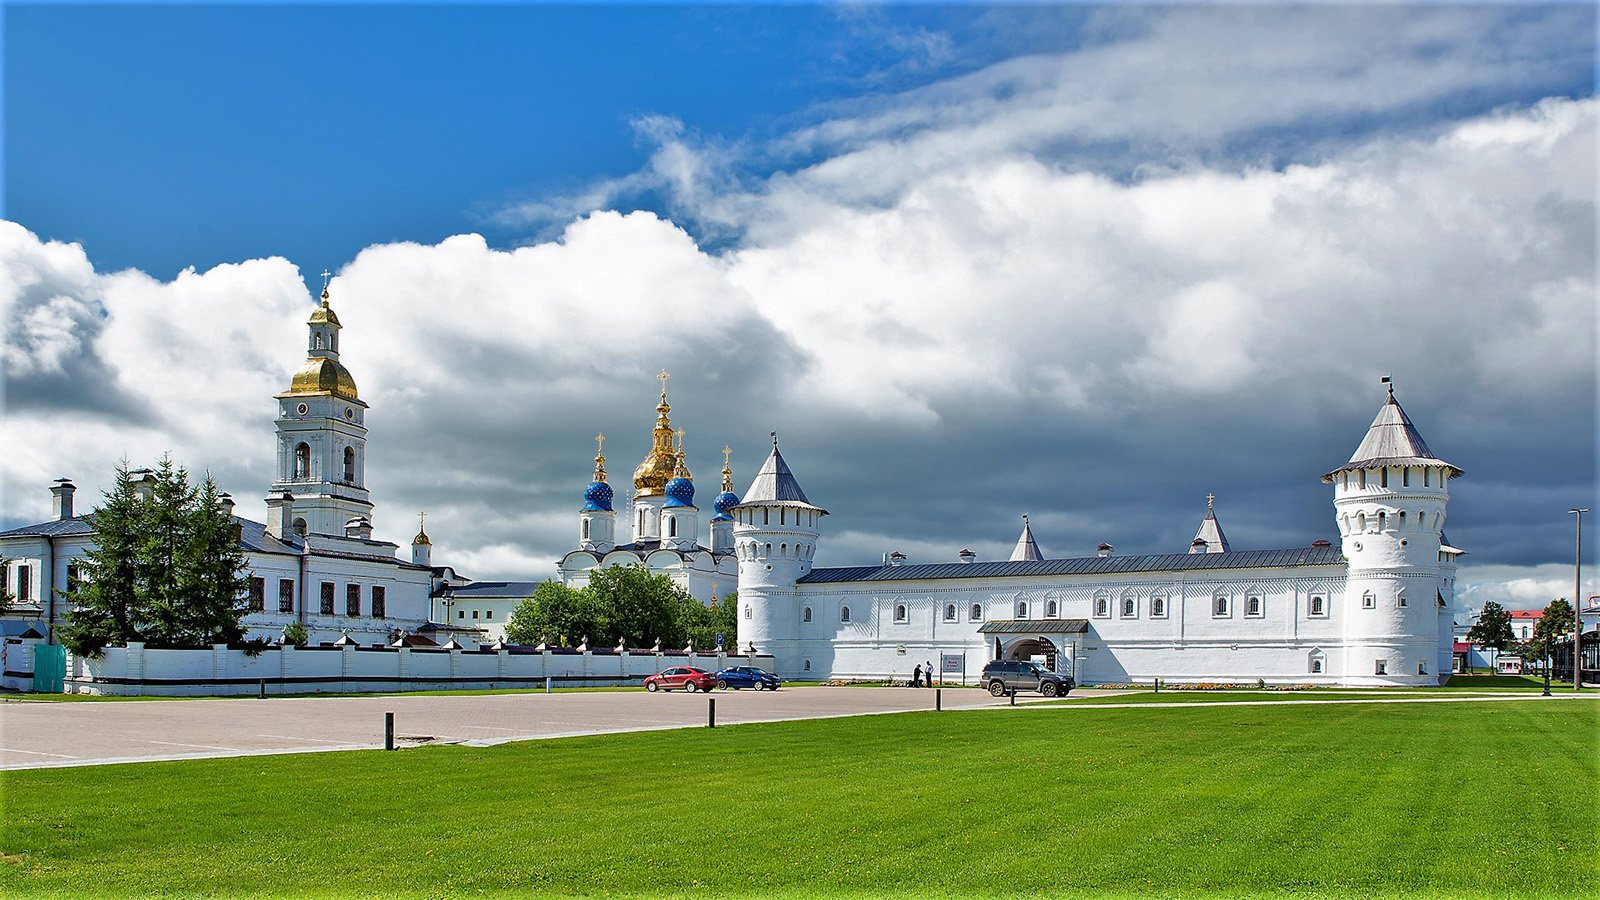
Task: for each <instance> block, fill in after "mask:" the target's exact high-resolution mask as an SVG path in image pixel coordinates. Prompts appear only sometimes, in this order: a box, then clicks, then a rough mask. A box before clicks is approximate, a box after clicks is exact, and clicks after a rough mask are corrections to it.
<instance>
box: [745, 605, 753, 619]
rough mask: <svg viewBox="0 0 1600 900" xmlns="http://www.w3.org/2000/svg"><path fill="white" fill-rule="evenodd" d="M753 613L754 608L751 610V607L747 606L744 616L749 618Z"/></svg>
mask: <svg viewBox="0 0 1600 900" xmlns="http://www.w3.org/2000/svg"><path fill="white" fill-rule="evenodd" d="M751 615H753V612H752V610H751V608H750V607H749V606H746V607H745V608H744V617H745V618H746V619H748V618H750V617H751Z"/></svg>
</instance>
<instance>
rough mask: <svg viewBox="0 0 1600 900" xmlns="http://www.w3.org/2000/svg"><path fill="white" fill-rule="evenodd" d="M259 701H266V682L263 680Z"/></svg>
mask: <svg viewBox="0 0 1600 900" xmlns="http://www.w3.org/2000/svg"><path fill="white" fill-rule="evenodd" d="M260 699H262V700H265V699H267V680H266V679H265V678H263V679H261V698H260Z"/></svg>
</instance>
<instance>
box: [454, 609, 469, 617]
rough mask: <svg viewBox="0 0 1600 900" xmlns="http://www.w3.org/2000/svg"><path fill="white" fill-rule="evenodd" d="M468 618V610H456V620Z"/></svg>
mask: <svg viewBox="0 0 1600 900" xmlns="http://www.w3.org/2000/svg"><path fill="white" fill-rule="evenodd" d="M466 617H467V611H466V610H464V609H458V610H456V618H458V619H465V618H466Z"/></svg>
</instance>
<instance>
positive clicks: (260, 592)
mask: <svg viewBox="0 0 1600 900" xmlns="http://www.w3.org/2000/svg"><path fill="white" fill-rule="evenodd" d="M266 608H267V580H266V579H265V578H251V579H250V611H251V612H261V611H263V610H265V609H266Z"/></svg>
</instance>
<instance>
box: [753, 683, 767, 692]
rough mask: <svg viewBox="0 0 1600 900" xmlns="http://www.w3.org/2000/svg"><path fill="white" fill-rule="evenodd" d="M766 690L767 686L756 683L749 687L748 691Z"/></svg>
mask: <svg viewBox="0 0 1600 900" xmlns="http://www.w3.org/2000/svg"><path fill="white" fill-rule="evenodd" d="M766 689H767V686H766V685H765V684H762V683H761V682H759V681H758V682H756V683H755V684H752V685H750V690H752V691H764V690H766Z"/></svg>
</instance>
